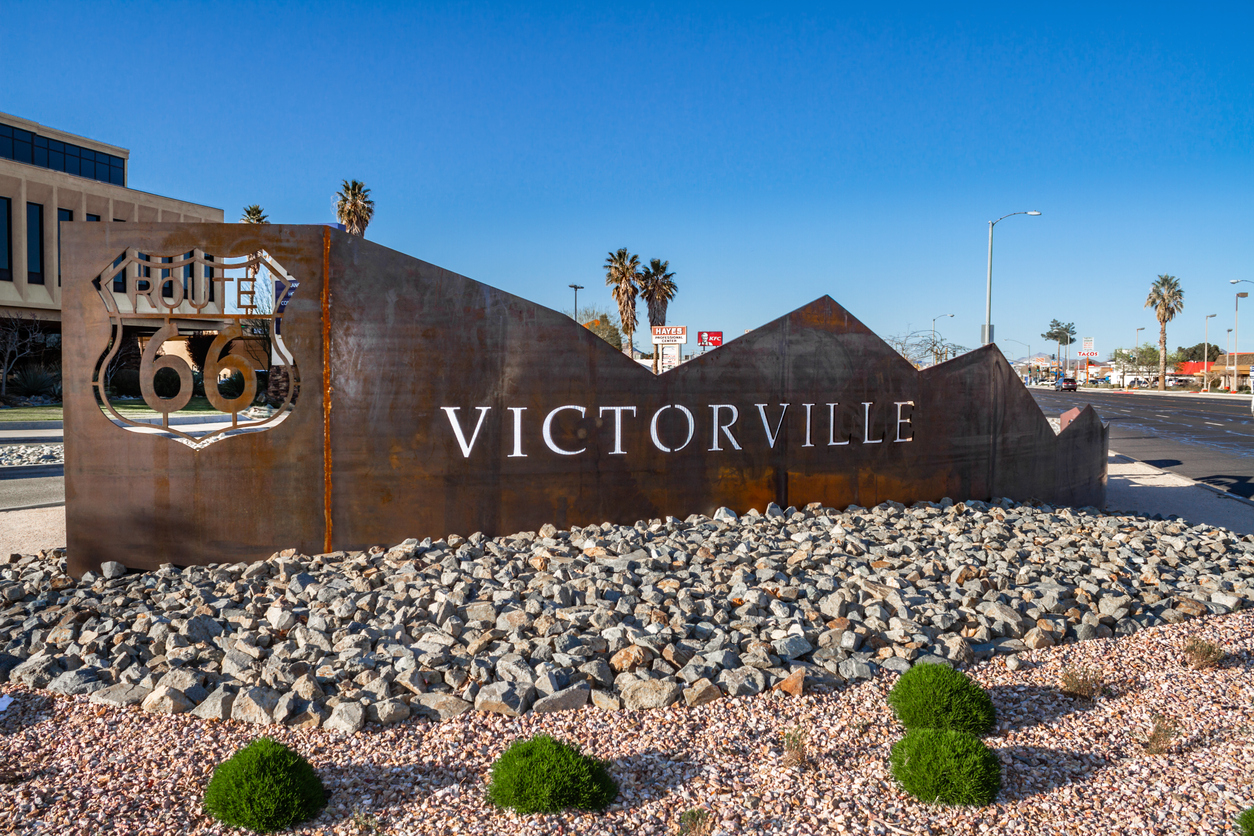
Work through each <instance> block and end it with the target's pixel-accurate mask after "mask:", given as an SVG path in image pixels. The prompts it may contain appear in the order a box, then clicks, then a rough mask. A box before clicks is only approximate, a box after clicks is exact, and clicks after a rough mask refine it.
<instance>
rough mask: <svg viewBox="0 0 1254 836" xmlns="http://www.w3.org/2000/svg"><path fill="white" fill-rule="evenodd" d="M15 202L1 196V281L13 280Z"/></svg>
mask: <svg viewBox="0 0 1254 836" xmlns="http://www.w3.org/2000/svg"><path fill="white" fill-rule="evenodd" d="M12 210H13V202H12V201H11V200H9V199H8V198H7V197H0V281H4V282H11V281H13V256H12V252H13V245H12V240H13V211H12Z"/></svg>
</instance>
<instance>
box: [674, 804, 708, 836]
mask: <svg viewBox="0 0 1254 836" xmlns="http://www.w3.org/2000/svg"><path fill="white" fill-rule="evenodd" d="M713 831H714V820H713V819H712V818H710V814H709V813H708V812H706V811H705V810H702V809H701V808H700V807H694V808H693V809H691V810H684V812H683V814H682V815H680V817H679V833H680V836H710V833H712V832H713Z"/></svg>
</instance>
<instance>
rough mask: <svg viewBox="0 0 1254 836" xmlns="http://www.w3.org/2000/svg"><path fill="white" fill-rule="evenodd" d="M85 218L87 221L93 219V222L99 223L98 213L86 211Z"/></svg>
mask: <svg viewBox="0 0 1254 836" xmlns="http://www.w3.org/2000/svg"><path fill="white" fill-rule="evenodd" d="M87 220H88V221H94V222H95V223H100V216H99V215H93V214H92V213H91V212H88V213H87Z"/></svg>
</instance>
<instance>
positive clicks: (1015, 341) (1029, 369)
mask: <svg viewBox="0 0 1254 836" xmlns="http://www.w3.org/2000/svg"><path fill="white" fill-rule="evenodd" d="M1006 342H1008V343H1017V344H1019V345H1021V346H1023V347H1024V348H1026V349H1027V350H1028V378H1029V379H1030V378H1031V377H1032V346H1031V345H1029V344H1028V343H1021V342H1019V341H1018V340H1006Z"/></svg>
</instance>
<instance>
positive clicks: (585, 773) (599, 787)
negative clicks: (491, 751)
mask: <svg viewBox="0 0 1254 836" xmlns="http://www.w3.org/2000/svg"><path fill="white" fill-rule="evenodd" d="M605 766H606V765H605V764H604V763H602V762H601V761H598V760H596V759H595V758H590V757H588V756H586V755H584V754H582V753H581V752H580V751H579V750H578V749H577V748H575V747H574V746H570V745H568V744H566V743H562V742H560V741H557V740H554V739H553V738H551V737H549V736H548V735H547V734H538V735H536V736H535V737H533V738H531V739H530V740H523V741H518V742H516V743H514V744H513V745H511V746H510V747H509V748H508V749H506V750H505V753H504V754H502V755H501V756H500V757H499V758H497V760H496V763H494V764H492V783H491V784H490V785H489V786H488V800H489V801H491V802H492V803H493V804H495V805H497V806H498V807H509V808H511V809H513V810H517V811H518V812H519V813H523V814H528V813H557V812H560V811H561V810H568V809H574V810H598V811H599V810H604V809H605V808H606V807H608V806H609V805H610V802H612V801H613V800H614V798H615V796H617V795H618V784H616V783H614V779H613V778H611V777H610V774H609V772H607V771H606V769H605Z"/></svg>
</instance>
